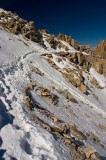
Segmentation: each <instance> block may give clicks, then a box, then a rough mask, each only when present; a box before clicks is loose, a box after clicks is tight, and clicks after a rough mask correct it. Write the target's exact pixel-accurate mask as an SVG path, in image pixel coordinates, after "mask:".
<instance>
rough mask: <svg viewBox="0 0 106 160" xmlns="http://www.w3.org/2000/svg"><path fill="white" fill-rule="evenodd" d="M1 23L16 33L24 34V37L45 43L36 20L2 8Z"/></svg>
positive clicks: (0, 10)
mask: <svg viewBox="0 0 106 160" xmlns="http://www.w3.org/2000/svg"><path fill="white" fill-rule="evenodd" d="M0 25H1V26H2V27H4V28H6V29H8V30H9V31H10V32H12V33H14V34H22V35H23V36H24V37H26V38H28V39H30V40H32V41H34V42H36V43H39V44H41V45H43V44H44V43H43V38H42V34H41V33H40V31H39V30H38V29H37V28H36V27H35V24H34V21H30V22H28V21H26V20H24V19H22V18H20V17H19V16H18V15H17V14H16V13H11V12H10V11H5V10H3V9H0Z"/></svg>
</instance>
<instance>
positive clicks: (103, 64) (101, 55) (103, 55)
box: [93, 40, 106, 77]
mask: <svg viewBox="0 0 106 160" xmlns="http://www.w3.org/2000/svg"><path fill="white" fill-rule="evenodd" d="M93 67H94V68H95V70H96V71H97V72H98V73H100V74H103V75H104V76H105V77H106V40H103V41H101V42H100V43H99V44H98V45H97V47H96V50H95V53H94V62H93Z"/></svg>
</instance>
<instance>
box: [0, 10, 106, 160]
mask: <svg viewBox="0 0 106 160" xmlns="http://www.w3.org/2000/svg"><path fill="white" fill-rule="evenodd" d="M0 13H1V14H0V15H1V19H0V22H1V27H0V129H1V130H0V142H1V143H0V158H1V159H6V160H12V159H17V160H23V159H26V160H34V159H36V160H70V159H72V160H83V159H90V160H93V159H96V160H98V159H102V160H105V159H106V152H105V151H106V99H105V97H106V79H105V77H104V76H103V75H100V74H99V73H97V72H96V71H95V69H94V68H93V66H92V65H91V61H92V53H91V51H90V49H89V47H88V46H83V48H82V51H81V46H77V43H76V42H75V41H74V40H73V39H71V37H66V36H65V38H63V37H64V36H53V35H50V34H49V33H48V32H47V31H46V30H42V31H37V30H36V29H35V28H33V27H32V30H33V34H32V31H31V32H30V33H29V31H30V30H31V28H30V27H29V23H28V22H24V26H25V27H26V28H28V30H26V28H24V29H25V30H24V31H23V32H24V33H23V32H22V31H20V32H19V33H18V34H17V33H13V30H11V29H10V28H12V27H10V28H8V24H9V23H8V20H9V19H10V17H11V15H13V14H12V13H11V12H6V11H4V10H2V9H1V10H0ZM3 13H5V14H6V15H8V14H9V15H8V16H7V17H6V15H5V14H4V18H3ZM9 16H10V17H9ZM12 17H15V15H13V16H12ZM15 18H16V21H15V20H14V21H15V24H17V23H18V19H19V18H18V19H17V16H16V17H15ZM13 19H14V18H13ZM16 22H17V23H16ZM4 23H5V25H4ZM19 24H20V25H22V24H23V20H22V24H21V22H20V23H19ZM30 25H31V24H30ZM15 27H16V26H15ZM12 29H13V28H12ZM15 29H16V28H15ZM18 29H19V28H18ZM15 31H17V29H16V30H15ZM25 32H26V33H25ZM28 33H29V34H28ZM28 35H29V36H28ZM35 35H36V36H37V39H39V41H37V39H36V36H35ZM39 36H40V38H38V37H39ZM95 157H96V158H95Z"/></svg>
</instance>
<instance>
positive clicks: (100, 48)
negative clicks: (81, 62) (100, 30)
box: [95, 40, 106, 59]
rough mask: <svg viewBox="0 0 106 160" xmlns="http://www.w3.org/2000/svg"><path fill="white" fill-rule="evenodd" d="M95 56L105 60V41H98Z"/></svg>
mask: <svg viewBox="0 0 106 160" xmlns="http://www.w3.org/2000/svg"><path fill="white" fill-rule="evenodd" d="M95 56H96V57H98V58H103V59H106V40H102V41H100V43H99V44H98V45H97V47H96V50H95Z"/></svg>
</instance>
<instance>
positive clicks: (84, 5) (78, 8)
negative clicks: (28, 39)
mask: <svg viewBox="0 0 106 160" xmlns="http://www.w3.org/2000/svg"><path fill="white" fill-rule="evenodd" d="M0 7H1V8H4V9H7V10H11V11H13V12H17V13H18V14H19V15H20V16H21V17H23V18H25V19H27V20H34V21H35V24H36V26H37V27H38V28H40V29H42V28H46V29H48V30H49V32H50V33H53V34H58V33H64V34H67V35H70V36H72V37H73V38H74V39H75V40H77V41H78V43H80V44H90V45H92V46H93V47H95V45H96V44H98V43H99V41H100V40H102V39H106V0H39V1H38V0H27V1H26V0H0Z"/></svg>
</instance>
